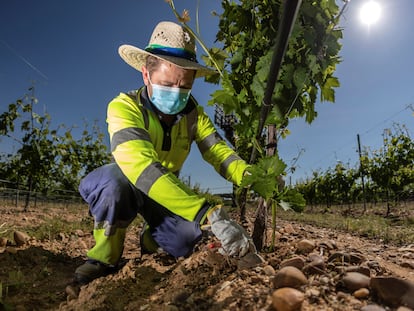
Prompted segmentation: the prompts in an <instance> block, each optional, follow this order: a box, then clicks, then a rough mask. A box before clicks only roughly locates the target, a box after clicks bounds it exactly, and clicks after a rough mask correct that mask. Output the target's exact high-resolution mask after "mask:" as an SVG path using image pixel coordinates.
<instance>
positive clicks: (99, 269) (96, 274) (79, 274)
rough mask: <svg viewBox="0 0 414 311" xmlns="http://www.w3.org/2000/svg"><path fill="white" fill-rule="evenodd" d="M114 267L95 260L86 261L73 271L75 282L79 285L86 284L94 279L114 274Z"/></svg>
mask: <svg viewBox="0 0 414 311" xmlns="http://www.w3.org/2000/svg"><path fill="white" fill-rule="evenodd" d="M116 270H117V269H116V267H115V266H112V265H107V264H104V263H102V262H99V261H97V260H87V261H86V262H85V263H84V264H83V265H81V266H79V267H78V268H77V269H76V270H75V282H76V283H78V284H80V285H85V284H88V283H89V282H91V281H93V280H94V279H97V278H100V277H102V276H107V275H108V274H111V273H114V272H115V271H116Z"/></svg>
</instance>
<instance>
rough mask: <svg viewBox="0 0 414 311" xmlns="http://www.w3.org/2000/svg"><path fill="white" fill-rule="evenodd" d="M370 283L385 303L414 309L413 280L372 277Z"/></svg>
mask: <svg viewBox="0 0 414 311" xmlns="http://www.w3.org/2000/svg"><path fill="white" fill-rule="evenodd" d="M370 285H371V288H372V290H373V291H375V292H376V293H377V294H378V296H379V297H380V298H381V299H382V300H383V301H384V302H385V303H386V304H388V305H391V306H406V307H409V308H411V309H414V283H413V282H410V281H408V280H404V279H400V278H396V277H374V278H371V283H370Z"/></svg>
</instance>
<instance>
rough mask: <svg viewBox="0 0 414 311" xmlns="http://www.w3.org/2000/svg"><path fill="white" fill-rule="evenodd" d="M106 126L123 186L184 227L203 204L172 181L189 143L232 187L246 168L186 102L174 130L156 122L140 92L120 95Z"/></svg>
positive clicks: (143, 92) (197, 109) (199, 109)
mask: <svg viewBox="0 0 414 311" xmlns="http://www.w3.org/2000/svg"><path fill="white" fill-rule="evenodd" d="M107 123H108V131H109V135H110V141H111V152H112V155H113V156H114V159H115V161H116V163H117V164H118V165H119V167H120V168H121V170H122V172H123V173H124V174H125V176H126V177H127V178H128V179H129V181H130V182H131V183H132V184H133V185H135V187H137V188H138V189H139V190H141V191H142V192H143V193H145V194H146V195H148V196H149V197H150V198H151V199H153V200H154V201H156V202H158V203H159V204H161V205H163V206H164V207H166V208H167V209H168V210H170V211H172V212H173V213H174V214H177V215H179V216H181V217H183V218H185V219H187V220H189V221H193V220H194V219H195V218H196V216H197V213H198V212H199V211H200V209H201V208H202V206H203V205H204V204H205V199H204V198H202V197H200V196H198V195H197V194H195V193H194V192H193V191H192V190H191V189H190V188H189V187H188V186H186V185H185V184H184V183H182V182H181V181H180V180H179V179H178V177H177V176H178V173H179V171H180V169H181V168H182V166H183V164H184V161H185V159H186V158H187V156H188V154H189V152H190V147H191V143H192V142H193V141H195V142H196V143H197V145H198V148H199V150H200V152H201V154H202V156H203V158H204V160H206V161H207V162H209V163H210V164H211V165H212V166H213V167H214V168H215V170H216V171H217V172H218V173H219V174H220V175H221V176H223V177H224V178H226V179H227V180H229V181H232V182H233V183H234V184H236V185H240V183H241V180H242V177H243V174H244V171H245V169H246V168H247V166H248V165H247V163H246V162H245V161H243V160H242V159H241V158H240V157H239V156H238V155H237V154H236V153H235V152H234V150H233V149H231V148H230V147H229V146H228V145H227V144H226V142H225V141H224V140H223V139H222V138H221V137H220V135H219V134H218V133H217V131H216V129H215V127H214V125H213V123H212V122H211V120H210V118H209V117H208V115H207V114H206V113H205V112H204V109H203V107H201V106H199V105H198V104H197V102H196V101H195V99H194V98H193V97H192V96H191V97H190V99H189V101H188V104H187V106H186V108H185V109H184V110H183V111H182V112H181V113H180V114H179V115H178V116H177V120H176V122H175V123H174V125H172V126H171V127H168V126H166V125H165V124H164V123H162V122H160V117H159V115H158V114H157V113H156V112H155V111H154V109H153V108H152V105H151V104H150V102H149V100H148V95H147V91H146V88H145V87H144V88H141V89H139V90H137V91H134V92H132V93H128V94H125V93H121V94H119V95H118V96H117V97H116V98H114V99H113V100H112V101H111V102H110V103H109V105H108V111H107ZM197 218H199V216H197Z"/></svg>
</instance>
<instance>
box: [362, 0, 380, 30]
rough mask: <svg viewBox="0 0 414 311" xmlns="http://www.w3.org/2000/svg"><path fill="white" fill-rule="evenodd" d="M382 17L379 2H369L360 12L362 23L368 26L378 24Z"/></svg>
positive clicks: (370, 0) (371, 0)
mask: <svg viewBox="0 0 414 311" xmlns="http://www.w3.org/2000/svg"><path fill="white" fill-rule="evenodd" d="M380 17H381V6H380V5H379V3H378V2H376V1H373V0H369V1H368V2H366V3H365V4H364V5H363V6H362V7H361V11H360V18H361V21H362V22H363V23H364V24H366V25H372V24H375V23H377V22H378V20H379V19H380Z"/></svg>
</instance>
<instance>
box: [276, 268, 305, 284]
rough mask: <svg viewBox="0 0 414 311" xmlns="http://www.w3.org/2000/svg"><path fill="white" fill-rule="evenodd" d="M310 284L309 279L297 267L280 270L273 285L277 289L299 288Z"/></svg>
mask: <svg viewBox="0 0 414 311" xmlns="http://www.w3.org/2000/svg"><path fill="white" fill-rule="evenodd" d="M307 283H308V279H307V278H306V276H305V275H304V274H303V272H302V271H300V270H299V269H298V268H295V267H290V266H288V267H284V268H282V269H280V270H279V271H278V272H277V273H276V274H275V276H274V278H273V285H274V287H275V288H281V287H293V288H298V287H300V286H302V285H305V284H307Z"/></svg>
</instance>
